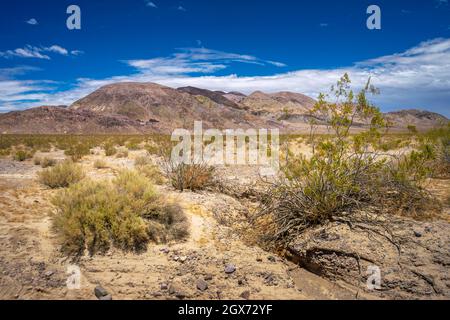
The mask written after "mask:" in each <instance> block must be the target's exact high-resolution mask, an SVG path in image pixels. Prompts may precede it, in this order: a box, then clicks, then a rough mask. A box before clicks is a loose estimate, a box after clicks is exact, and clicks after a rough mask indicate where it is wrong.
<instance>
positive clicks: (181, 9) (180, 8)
mask: <svg viewBox="0 0 450 320" xmlns="http://www.w3.org/2000/svg"><path fill="white" fill-rule="evenodd" d="M177 10H178V11H186V8H185V7H183V6H178V7H177Z"/></svg>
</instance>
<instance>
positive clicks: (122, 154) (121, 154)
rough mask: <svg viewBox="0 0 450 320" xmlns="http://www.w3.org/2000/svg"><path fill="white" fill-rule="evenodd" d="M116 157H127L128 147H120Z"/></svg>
mask: <svg viewBox="0 0 450 320" xmlns="http://www.w3.org/2000/svg"><path fill="white" fill-rule="evenodd" d="M116 158H128V149H127V148H124V147H121V148H119V149H118V150H117V153H116Z"/></svg>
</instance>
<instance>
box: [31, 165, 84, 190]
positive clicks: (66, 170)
mask: <svg viewBox="0 0 450 320" xmlns="http://www.w3.org/2000/svg"><path fill="white" fill-rule="evenodd" d="M38 177H39V181H40V182H41V183H42V184H44V185H46V186H48V187H50V188H52V189H56V188H66V187H68V186H70V185H71V184H74V183H77V182H79V181H80V180H81V179H83V178H84V172H83V169H82V168H81V167H80V166H79V165H77V164H74V163H73V162H72V161H70V160H66V161H64V162H62V163H59V164H57V165H56V166H54V167H53V168H48V169H45V170H43V171H41V172H39V173H38Z"/></svg>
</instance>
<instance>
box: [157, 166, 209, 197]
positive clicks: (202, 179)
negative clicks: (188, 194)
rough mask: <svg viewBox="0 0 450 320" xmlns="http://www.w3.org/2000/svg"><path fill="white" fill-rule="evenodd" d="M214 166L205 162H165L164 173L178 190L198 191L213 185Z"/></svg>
mask: <svg viewBox="0 0 450 320" xmlns="http://www.w3.org/2000/svg"><path fill="white" fill-rule="evenodd" d="M214 171H215V169H214V167H211V166H208V165H206V164H184V163H181V164H174V163H171V162H167V163H166V168H165V174H166V177H167V179H168V180H169V181H170V183H171V184H172V186H173V187H174V188H175V189H177V190H179V191H182V192H183V191H184V190H191V191H199V190H204V189H206V188H208V187H212V186H213V185H214Z"/></svg>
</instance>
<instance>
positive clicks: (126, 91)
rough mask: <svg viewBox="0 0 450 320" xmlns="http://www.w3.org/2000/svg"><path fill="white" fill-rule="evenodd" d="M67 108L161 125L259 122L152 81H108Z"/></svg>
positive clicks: (231, 125) (243, 125)
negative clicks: (200, 122) (110, 82)
mask: <svg viewBox="0 0 450 320" xmlns="http://www.w3.org/2000/svg"><path fill="white" fill-rule="evenodd" d="M70 109H72V110H90V111H93V112H95V113H98V114H102V115H115V114H118V115H122V116H126V117H129V118H131V119H133V120H139V121H143V122H147V121H158V123H159V124H160V126H161V128H162V129H163V130H165V131H168V132H171V131H172V130H173V129H174V128H192V127H193V124H194V121H200V120H201V121H203V124H204V127H205V128H208V127H209V128H219V129H221V128H238V127H239V128H247V127H252V126H261V125H263V123H262V121H261V120H260V119H259V118H257V117H255V116H253V115H251V114H248V113H247V112H245V111H244V110H238V109H235V108H232V107H229V106H227V105H224V104H220V103H217V102H214V101H213V100H211V99H209V98H208V97H204V96H197V95H192V94H190V93H186V92H182V91H179V90H176V89H172V88H169V87H165V86H162V85H158V84H155V83H117V84H112V85H108V86H105V87H102V88H100V89H98V90H97V91H95V92H93V93H91V94H90V95H88V96H87V97H85V98H83V99H81V100H78V101H77V102H75V103H74V104H73V105H72V106H71V107H70Z"/></svg>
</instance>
